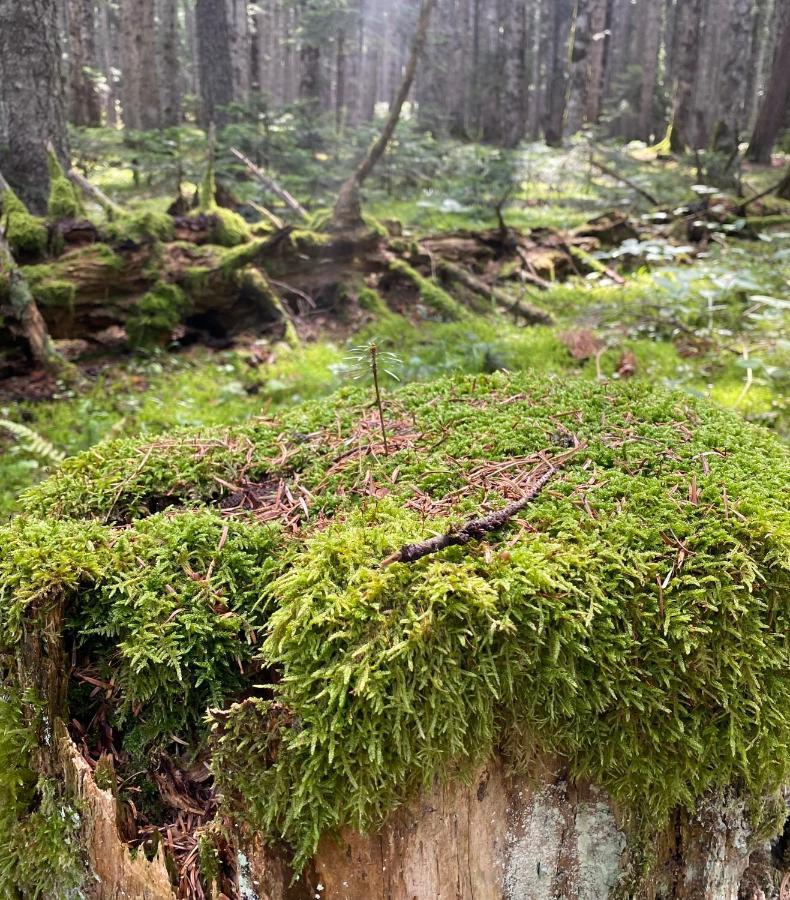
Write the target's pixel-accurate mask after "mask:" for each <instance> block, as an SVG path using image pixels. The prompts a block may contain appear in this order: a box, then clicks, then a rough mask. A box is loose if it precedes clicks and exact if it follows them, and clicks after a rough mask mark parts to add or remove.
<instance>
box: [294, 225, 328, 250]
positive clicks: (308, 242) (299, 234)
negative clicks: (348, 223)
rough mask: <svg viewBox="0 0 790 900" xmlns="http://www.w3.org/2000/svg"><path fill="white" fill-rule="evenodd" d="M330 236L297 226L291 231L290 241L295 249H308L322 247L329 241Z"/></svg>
mask: <svg viewBox="0 0 790 900" xmlns="http://www.w3.org/2000/svg"><path fill="white" fill-rule="evenodd" d="M331 240H332V236H331V235H330V234H324V233H323V232H320V231H313V230H308V229H306V228H297V229H296V230H295V231H292V232H291V243H292V244H293V245H294V247H296V249H297V250H310V249H312V248H314V247H322V246H325V245H326V244H328V243H330V241H331Z"/></svg>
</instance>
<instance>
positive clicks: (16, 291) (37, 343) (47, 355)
mask: <svg viewBox="0 0 790 900" xmlns="http://www.w3.org/2000/svg"><path fill="white" fill-rule="evenodd" d="M0 272H6V273H7V275H8V301H9V306H10V307H11V311H12V313H13V315H14V317H15V318H16V320H17V322H18V323H19V328H20V331H21V332H22V334H23V335H24V337H25V339H26V340H27V343H28V346H29V347H30V353H31V356H32V357H33V359H34V360H35V361H36V362H37V363H38V364H39V365H41V366H43V367H44V368H45V369H47V370H48V371H50V372H52V373H53V374H55V375H62V376H64V377H65V376H67V375H71V374H72V369H73V367H72V366H70V365H69V363H68V362H67V361H66V360H65V359H64V358H63V356H61V354H60V353H58V351H57V350H56V349H55V345H54V344H53V342H52V338H51V336H50V334H49V330H48V328H47V325H46V322H45V321H44V318H43V316H42V315H41V312H40V310H39V308H38V305H37V304H36V300H35V298H34V297H33V293H32V291H31V290H30V285H29V284H28V283H27V280H26V279H25V276H24V275H23V274H22V270H21V269H20V268H19V266H18V265H17V264H16V260H15V259H14V255H13V253H12V252H11V248H10V247H9V245H8V241H6V238H5V233H4V232H3V229H2V228H0Z"/></svg>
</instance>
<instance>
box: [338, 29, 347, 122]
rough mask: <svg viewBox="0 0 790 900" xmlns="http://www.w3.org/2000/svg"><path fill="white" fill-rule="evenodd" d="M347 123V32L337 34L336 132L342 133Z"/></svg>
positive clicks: (342, 30)
mask: <svg viewBox="0 0 790 900" xmlns="http://www.w3.org/2000/svg"><path fill="white" fill-rule="evenodd" d="M345 122H346V32H345V29H344V28H341V29H340V31H338V33H337V56H336V60H335V130H336V131H338V132H341V131H342V130H343V126H344V125H345Z"/></svg>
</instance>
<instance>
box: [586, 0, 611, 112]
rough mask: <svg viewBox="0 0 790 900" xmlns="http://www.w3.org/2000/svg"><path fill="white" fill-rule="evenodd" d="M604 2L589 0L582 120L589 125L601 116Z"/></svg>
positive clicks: (604, 28) (604, 23)
mask: <svg viewBox="0 0 790 900" xmlns="http://www.w3.org/2000/svg"><path fill="white" fill-rule="evenodd" d="M605 32H606V0H590V49H589V52H588V55H587V88H586V92H585V104H584V119H585V121H586V122H588V123H589V124H591V125H594V124H595V123H596V122H597V121H598V116H599V115H600V114H601V89H602V87H603V63H604V54H605V51H606V40H607V38H606V33H605Z"/></svg>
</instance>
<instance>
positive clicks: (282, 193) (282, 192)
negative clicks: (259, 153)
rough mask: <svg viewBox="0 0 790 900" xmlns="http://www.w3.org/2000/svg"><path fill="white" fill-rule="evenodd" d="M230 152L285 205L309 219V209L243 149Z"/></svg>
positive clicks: (233, 149) (234, 149) (233, 148)
mask: <svg viewBox="0 0 790 900" xmlns="http://www.w3.org/2000/svg"><path fill="white" fill-rule="evenodd" d="M230 152H231V153H232V154H233V155H234V156H235V157H236V159H238V160H239V161H240V162H243V163H244V165H245V166H246V167H247V168H248V169H249V170H250V172H252V174H253V175H254V176H255V177H256V178H257V179H258V181H260V183H261V184H262V185H263V186H264V187H265V188H267V189H268V190H270V191H271V192H272V193H273V194H276V195H277V196H278V197H279V198H280V199H281V200H282V201H283V203H285V205H286V206H287V207H288V208H289V209H290V210H291V211H292V212H295V213H296V214H297V215H298V216H301V218H303V219H307V218H308V215H307V210H306V209H305V208H304V207H303V206H302V204H301V203H300V202H299V201H298V200H297V199H296V198H295V197H294V196H293V195H292V194H289V193H288V191H286V189H285V188H284V187H283V186H282V185H280V184H278V183H277V182H276V181H275V180H274V179H273V178H272V177H271V175H267V174H266V172H264V171H263V169H261V168H260V166H256V165H255V163H254V162H253V161H252V160H251V159H250V158H249V157H247V156H245V155H244V154H243V153H242V152H241V150H237V149H236V148H235V147H231V148H230Z"/></svg>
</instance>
